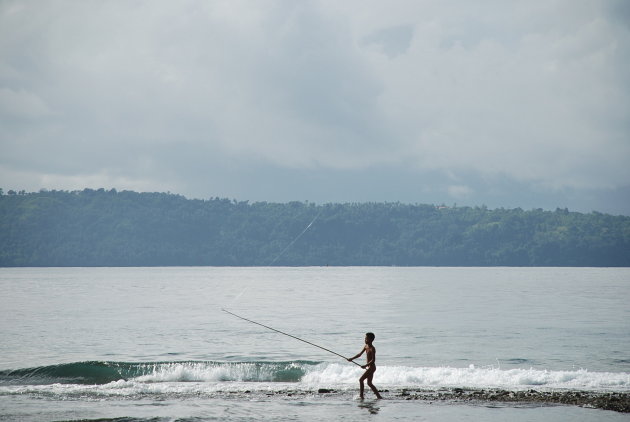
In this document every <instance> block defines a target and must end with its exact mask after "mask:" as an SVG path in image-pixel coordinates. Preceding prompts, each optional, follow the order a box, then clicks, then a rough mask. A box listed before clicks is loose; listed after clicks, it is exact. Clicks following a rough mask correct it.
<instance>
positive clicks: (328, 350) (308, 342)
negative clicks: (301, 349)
mask: <svg viewBox="0 0 630 422" xmlns="http://www.w3.org/2000/svg"><path fill="white" fill-rule="evenodd" d="M221 310H222V311H223V312H226V313H228V314H230V315H233V316H235V317H237V318H240V319H242V320H244V321H247V322H251V323H252V324H256V325H260V326H261V327H265V328H267V329H269V330H271V331H275V332H276V333H280V334H284V335H285V336H288V337H291V338H294V339H296V340H300V341H303V342H304V343H307V344H310V345H311V346H315V347H319V348H320V349H322V350H325V351H327V352H329V353H332V354H333V355H337V356H339V357H340V358H343V359H345V360H348V359H347V358H346V357H345V356H342V355H340V354H339V353H337V352H333V351H332V350H330V349H326V348H325V347H322V346H319V345H317V344H315V343H311V342H310V341H306V340H304V339H301V338H299V337H296V336H293V335H291V334H287V333H285V332H283V331H280V330H276V329H275V328H272V327H269V326H267V325H264V324H261V323H260V322H256V321H252V320H251V319H247V318H244V317H242V316H240V315H236V314H235V313H234V312H230V311H228V310H227V309H224V308H221ZM349 362H352V363H354V364H355V365H357V366H361V365H360V364H358V363H356V362H355V361H353V360H351V361H349Z"/></svg>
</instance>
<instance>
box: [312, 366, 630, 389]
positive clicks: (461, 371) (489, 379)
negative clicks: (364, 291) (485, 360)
mask: <svg viewBox="0 0 630 422" xmlns="http://www.w3.org/2000/svg"><path fill="white" fill-rule="evenodd" d="M361 373H362V370H361V369H359V368H352V367H348V366H347V365H339V364H330V365H325V366H323V367H318V368H314V369H313V370H312V371H310V372H308V373H307V374H306V375H305V376H304V377H303V378H302V382H303V383H306V384H311V385H317V384H322V385H327V384H330V385H337V384H348V383H352V384H354V383H356V382H357V379H358V378H359V377H360V375H361ZM374 380H375V381H374V382H375V384H378V385H387V386H399V387H427V388H436V387H465V388H503V389H523V388H533V387H546V388H551V389H572V390H592V391H598V390H615V391H629V390H630V373H613V372H590V371H587V370H585V369H580V370H575V371H548V370H541V369H533V368H530V369H507V370H505V369H496V368H477V367H474V366H472V365H471V366H470V367H468V368H453V367H404V366H380V367H378V369H377V371H376V374H375V375H374Z"/></svg>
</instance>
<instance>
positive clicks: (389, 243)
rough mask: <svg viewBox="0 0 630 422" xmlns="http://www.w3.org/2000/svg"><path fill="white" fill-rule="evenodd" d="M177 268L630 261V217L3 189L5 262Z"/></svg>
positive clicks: (1, 260)
mask: <svg viewBox="0 0 630 422" xmlns="http://www.w3.org/2000/svg"><path fill="white" fill-rule="evenodd" d="M310 223H312V224H311V225H310V227H309V224H310ZM307 227H308V230H306V231H305V229H306V228H307ZM292 242H293V243H292ZM173 265H182V266H186V265H212V266H265V265H289V266H302V265H387V266H389V265H399V266H630V217H625V216H612V215H607V214H602V213H598V212H593V213H589V214H583V213H576V212H569V211H568V210H566V209H564V210H561V209H557V210H556V211H553V212H552V211H543V210H541V209H536V210H529V211H524V210H522V209H495V210H490V209H487V208H486V207H452V208H448V207H436V206H434V205H421V204H415V205H411V204H401V203H348V204H324V205H316V204H312V203H302V202H289V203H267V202H255V203H249V202H247V201H245V202H239V201H234V200H228V199H221V198H211V199H209V200H197V199H186V198H185V197H183V196H180V195H174V194H170V193H136V192H130V191H121V192H117V191H116V190H110V191H106V190H104V189H99V190H91V189H85V190H83V191H74V192H67V191H40V192H37V193H26V192H20V193H15V192H13V191H9V193H8V194H5V193H3V192H2V190H0V266H173Z"/></svg>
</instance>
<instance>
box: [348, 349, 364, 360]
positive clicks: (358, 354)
mask: <svg viewBox="0 0 630 422" xmlns="http://www.w3.org/2000/svg"><path fill="white" fill-rule="evenodd" d="M364 352H365V347H364V348H363V349H362V350H361V351H360V352H359V353H357V355H356V356H353V357H351V358H348V362H352V361H353V360H355V359H356V358H358V357H359V356H361V355H362V354H363V353H364Z"/></svg>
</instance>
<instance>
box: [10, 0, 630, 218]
mask: <svg viewBox="0 0 630 422" xmlns="http://www.w3.org/2000/svg"><path fill="white" fill-rule="evenodd" d="M625 12H627V7H626V6H625V3H624V2H614V1H603V2H588V1H569V0H564V1H562V0H561V1H556V2H544V1H533V2H524V3H513V2H512V3H505V2H496V1H489V0H488V1H482V2H475V3H474V4H473V3H470V4H468V3H465V4H462V3H461V2H452V1H402V0H401V1H396V2H394V3H389V2H387V3H386V2H383V3H378V2H377V3H371V4H369V5H366V4H365V2H358V1H345V2H337V3H332V2H326V1H307V2H293V1H270V2H265V3H257V2H244V1H229V2H228V1H225V2H224V1H216V2H201V1H188V2H166V1H152V2H133V3H130V2H105V3H103V2H95V1H76V2H73V1H70V2H62V3H57V2H52V3H44V4H34V3H28V2H18V1H5V2H2V3H0V40H1V41H0V122H1V123H2V129H0V146H1V148H2V151H3V154H2V155H1V156H0V170H1V172H0V175H2V183H3V184H5V186H7V187H15V188H18V187H19V188H21V187H22V186H23V185H22V186H17V185H19V184H20V183H26V181H27V180H28V181H31V182H29V186H25V188H33V189H36V188H38V187H45V188H64V187H66V186H72V187H75V186H77V185H80V184H81V181H82V180H83V181H85V183H86V184H87V183H94V184H96V183H102V184H103V186H105V187H117V188H119V189H120V188H134V189H136V188H138V187H145V188H146V189H147V190H166V189H163V188H162V187H166V186H167V187H168V188H167V189H168V190H172V191H179V192H182V193H184V194H187V195H189V196H202V197H207V196H211V195H213V194H214V193H218V192H222V193H225V194H226V195H227V196H233V195H234V196H236V195H240V196H241V197H244V198H245V199H249V198H252V197H254V196H256V195H258V194H259V193H260V192H261V190H266V189H261V188H260V187H258V186H257V183H258V182H260V183H263V181H266V182H264V183H268V184H269V185H270V186H274V189H275V191H274V190H273V189H269V192H270V194H271V193H273V192H283V195H284V196H282V197H278V198H277V199H278V200H282V198H283V197H284V198H295V197H298V196H300V195H302V194H303V193H306V192H305V191H304V190H303V191H300V190H299V189H304V183H308V182H309V181H311V183H319V182H321V183H323V184H322V185H321V186H313V190H312V192H318V194H317V195H319V196H318V197H317V198H308V197H307V198H304V199H311V200H317V199H320V200H327V199H328V198H331V196H328V197H327V196H326V192H332V191H334V190H335V189H334V188H332V187H331V185H335V180H336V184H337V185H338V186H346V187H348V188H349V189H351V190H352V191H353V192H363V191H365V192H366V194H365V195H364V196H363V198H367V199H370V200H379V198H387V199H391V192H392V190H391V185H392V183H395V184H396V185H397V188H396V189H395V191H396V192H398V194H399V197H400V198H401V199H402V197H405V198H413V197H417V196H418V195H419V192H425V193H426V192H433V193H434V197H435V198H443V196H441V195H446V196H445V197H447V198H466V199H468V200H471V201H474V200H483V197H481V196H479V195H482V194H483V192H490V191H492V189H493V188H492V186H491V185H493V184H494V185H496V183H498V181H499V180H505V183H504V185H510V184H511V183H514V184H518V185H519V186H522V187H526V190H529V192H531V193H532V198H533V199H532V201H535V193H536V192H546V193H553V192H561V191H564V192H569V191H572V190H575V189H577V190H580V189H588V190H593V189H600V190H601V189H604V190H615V189H621V188H623V187H624V186H628V185H630V167H629V166H628V165H627V162H628V159H629V158H630V142H629V141H628V139H629V137H628V135H629V129H630V127H629V124H628V122H629V121H630V119H629V117H630V116H629V115H628V114H629V112H628V110H630V101H629V100H630V90H629V82H630V81H629V80H628V78H627V76H626V75H625V73H624V71H623V70H624V69H626V68H627V65H628V62H629V59H630V27H629V26H628V24H627V20H625V19H623V18H621V17H622V16H625V15H624V13H625ZM626 14H627V13H626ZM26 174H29V175H30V176H28V177H27V176H26ZM370 174H372V175H380V177H381V179H382V180H388V181H390V182H392V183H383V184H382V185H380V182H378V180H377V179H376V178H374V177H372V176H370ZM330 175H335V177H336V179H335V180H331V179H330ZM471 175H472V177H471ZM292 178H293V180H294V181H295V180H301V181H302V182H303V183H302V186H301V187H300V186H297V185H296V184H294V183H291V179H292ZM360 180H364V181H365V182H366V183H369V184H372V185H373V186H375V187H374V188H373V189H372V188H370V187H369V186H367V187H365V188H360V189H359V188H358V187H357V186H358V185H359V184H360ZM469 180H475V183H476V185H473V184H471V183H469ZM55 183H56V184H59V186H52V185H53V184H55ZM429 183H431V184H429ZM9 185H10V186H9ZM376 186H379V187H378V189H377V188H376ZM327 187H329V188H327ZM388 189H389V190H388ZM497 189H498V188H494V191H497ZM499 190H500V189H499ZM368 192H369V194H368ZM369 195H373V196H369ZM379 195H380V196H379ZM503 195H504V202H505V205H508V206H509V205H510V204H512V203H516V202H518V201H517V200H515V199H514V197H515V196H514V195H515V194H514V193H507V192H505V193H504V194H503ZM339 196H343V195H341V194H335V198H337V197H339ZM348 196H352V193H351V192H349V193H348ZM394 199H395V198H394ZM437 200H442V199H436V201H437ZM628 208H629V209H630V204H628Z"/></svg>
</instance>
